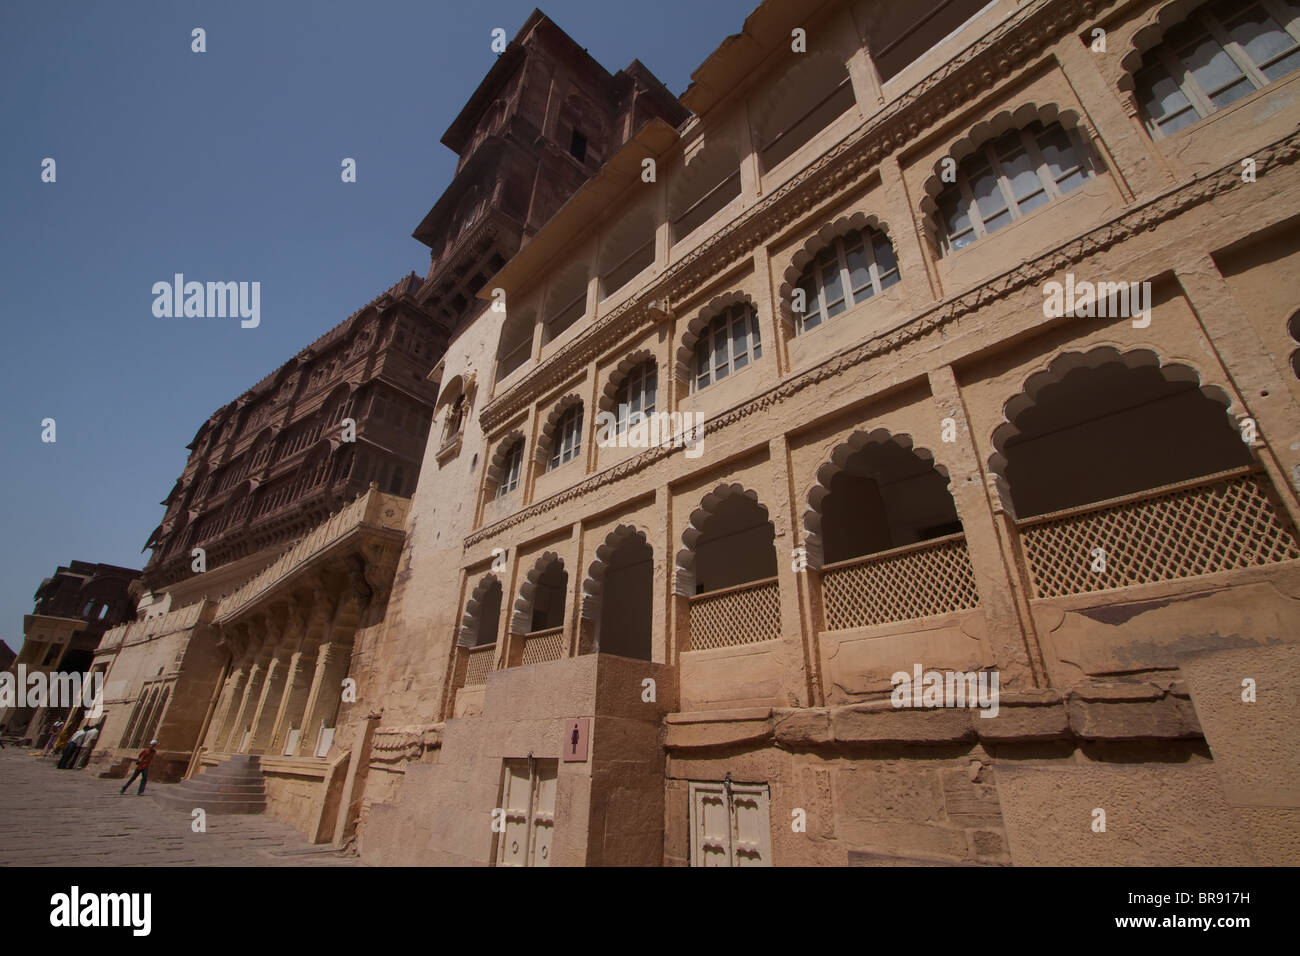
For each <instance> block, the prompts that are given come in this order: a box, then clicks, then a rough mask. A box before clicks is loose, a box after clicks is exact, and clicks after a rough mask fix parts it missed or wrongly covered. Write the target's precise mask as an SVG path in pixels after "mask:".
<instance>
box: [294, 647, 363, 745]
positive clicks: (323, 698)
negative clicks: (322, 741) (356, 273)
mask: <svg viewBox="0 0 1300 956" xmlns="http://www.w3.org/2000/svg"><path fill="white" fill-rule="evenodd" d="M351 663H352V645H351V644H350V643H349V644H342V643H338V642H334V641H331V642H329V643H325V644H322V645H321V646H320V650H319V651H317V652H316V673H315V675H314V676H313V677H312V684H311V690H310V691H309V692H308V694H307V707H306V710H305V711H304V712H303V721H302V738H301V739H300V740H299V742H298V755H299V756H312V755H314V754H315V752H316V737H317V735H318V734H319V733H320V729H321V726H322V724H328V723H329V722H330V721H332V720H333V719H334V715H335V714H337V713H338V707H339V699H340V697H341V696H342V693H343V678H344V677H346V676H347V673H348V667H349V666H350V665H351Z"/></svg>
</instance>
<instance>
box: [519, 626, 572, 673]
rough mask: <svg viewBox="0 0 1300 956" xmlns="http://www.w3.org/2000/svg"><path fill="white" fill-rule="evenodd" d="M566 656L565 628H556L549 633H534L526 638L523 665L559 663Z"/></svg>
mask: <svg viewBox="0 0 1300 956" xmlns="http://www.w3.org/2000/svg"><path fill="white" fill-rule="evenodd" d="M563 654H564V628H562V627H554V628H551V629H550V630H549V631H534V632H533V633H532V634H529V635H528V636H527V637H525V638H524V659H523V661H522V663H523V665H525V666H527V665H528V664H540V663H541V662H542V661H558V660H559V659H560V657H561V656H562V655H563Z"/></svg>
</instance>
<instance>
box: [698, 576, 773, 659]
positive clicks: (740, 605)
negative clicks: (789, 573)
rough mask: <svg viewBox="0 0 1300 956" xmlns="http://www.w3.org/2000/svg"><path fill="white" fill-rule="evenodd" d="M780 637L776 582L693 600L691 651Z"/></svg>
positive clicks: (704, 595)
mask: <svg viewBox="0 0 1300 956" xmlns="http://www.w3.org/2000/svg"><path fill="white" fill-rule="evenodd" d="M780 636H781V592H780V589H779V588H778V586H777V582H776V579H772V580H769V581H758V582H755V583H754V584H742V585H740V586H739V587H734V588H727V589H726V590H723V591H717V592H714V593H712V594H700V595H696V596H695V597H693V598H691V646H690V648H689V649H690V650H692V651H702V650H708V649H709V648H713V647H734V646H736V645H739V644H756V643H758V642H759V641H770V640H773V639H775V638H778V637H780Z"/></svg>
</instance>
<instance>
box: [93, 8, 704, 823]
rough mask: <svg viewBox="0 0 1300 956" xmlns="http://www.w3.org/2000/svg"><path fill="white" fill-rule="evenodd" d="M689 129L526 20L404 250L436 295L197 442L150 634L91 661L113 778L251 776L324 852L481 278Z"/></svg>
mask: <svg viewBox="0 0 1300 956" xmlns="http://www.w3.org/2000/svg"><path fill="white" fill-rule="evenodd" d="M685 115H686V114H685V111H684V110H683V109H682V108H681V106H680V105H678V104H677V102H676V101H675V100H674V99H673V97H672V96H671V95H670V94H668V93H667V91H666V90H664V88H663V87H662V85H661V84H660V83H659V82H658V80H656V79H655V78H654V77H653V76H652V75H651V74H650V73H649V71H647V70H646V69H645V68H644V67H643V66H641V65H640V64H638V63H635V62H634V63H633V64H632V65H631V66H629V67H628V69H627V70H625V71H620V72H619V73H618V74H614V75H611V74H609V73H608V72H606V71H605V70H604V69H603V68H602V67H601V66H600V65H599V64H597V63H596V62H595V61H594V60H593V59H592V58H591V57H590V56H589V55H587V54H586V53H585V52H584V51H583V50H582V49H581V48H579V47H578V46H577V44H575V43H574V42H573V41H572V40H571V39H570V38H569V37H568V36H567V35H565V34H564V32H563V31H561V30H560V29H559V28H558V27H556V26H555V24H553V23H552V22H551V21H550V20H548V19H547V18H546V17H545V16H543V15H542V14H540V13H537V12H535V13H534V14H533V15H532V16H531V17H529V19H528V21H527V22H526V24H525V26H524V28H523V29H522V30H521V31H520V33H519V34H518V36H516V38H515V40H514V41H513V42H512V43H511V44H510V45H509V46H508V48H507V50H506V51H505V53H503V54H502V55H501V56H500V57H499V58H498V60H497V62H496V64H495V65H494V67H493V69H492V70H491V71H490V73H489V74H488V77H487V78H486V79H485V80H484V82H483V83H482V84H481V85H480V87H479V89H478V91H476V93H475V94H474V96H473V97H472V98H471V100H470V102H469V104H468V105H467V106H466V107H465V109H464V110H463V111H462V112H461V114H460V116H459V117H457V119H456V121H455V122H454V123H453V124H452V126H451V128H450V129H448V131H447V133H446V134H445V135H444V137H443V142H444V143H446V144H447V145H448V146H449V147H451V148H452V149H454V150H456V151H457V152H458V153H459V155H460V161H459V163H458V165H457V172H456V175H455V178H454V179H453V181H452V183H451V185H450V186H449V187H448V189H447V190H446V192H445V193H444V194H443V196H442V197H441V198H440V199H439V200H438V201H437V202H436V203H435V204H434V206H433V208H432V209H431V210H430V211H429V213H428V214H427V215H426V216H425V217H424V219H423V221H422V222H421V223H420V225H419V226H418V228H417V229H416V232H415V237H416V238H417V239H419V240H420V241H421V242H423V243H425V244H426V245H428V246H429V247H430V250H431V253H430V266H429V272H428V275H427V276H426V277H425V278H424V279H423V280H420V279H418V278H417V277H415V276H409V277H407V278H406V279H403V280H402V281H401V282H399V283H398V284H397V285H396V286H394V287H393V288H392V289H390V290H388V292H386V293H385V294H384V295H383V296H381V297H380V298H379V299H377V300H375V301H374V302H372V303H371V304H370V305H368V306H367V307H366V308H365V309H363V310H361V311H360V312H358V313H357V314H356V315H354V316H352V317H351V318H350V319H348V320H347V321H346V322H344V323H343V324H341V325H340V326H338V327H337V328H335V329H334V330H332V331H331V332H330V333H328V334H327V335H325V336H323V337H322V338H321V339H319V340H317V341H316V342H314V343H313V344H312V345H311V346H309V347H308V348H307V349H304V350H303V352H301V353H300V354H299V355H298V356H297V357H296V358H295V359H294V360H293V361H292V362H289V363H287V364H286V365H284V366H282V367H281V368H280V369H278V370H277V371H276V372H274V373H272V374H271V375H270V376H267V378H265V379H263V381H262V382H260V383H258V385H256V386H254V388H253V389H250V390H249V392H247V393H245V394H244V395H242V396H240V398H238V399H237V400H235V401H234V402H231V403H230V404H229V405H227V406H225V407H223V408H222V409H220V410H219V411H218V412H216V413H215V414H214V415H213V416H212V417H211V418H210V419H209V420H208V421H207V422H206V423H205V424H204V425H203V427H202V428H200V429H199V432H198V434H197V435H196V436H195V438H194V441H193V442H192V443H191V446H190V448H191V452H192V453H191V456H190V460H189V462H188V463H187V465H186V468H185V471H184V473H183V474H182V475H181V478H180V479H179V480H178V481H177V483H176V485H175V487H174V488H173V489H172V491H171V492H170V494H169V495H168V496H167V498H166V499H165V501H164V502H163V503H164V504H165V505H166V507H167V512H166V515H165V516H164V519H163V522H162V524H161V525H160V526H159V527H158V528H157V529H156V530H155V531H154V532H153V533H152V534H151V535H150V537H149V539H148V545H147V546H148V547H151V548H152V549H153V557H152V558H151V560H150V561H149V563H148V565H147V566H146V568H145V574H144V582H145V586H146V587H147V588H148V589H149V593H148V594H146V595H145V596H144V598H143V599H142V602H141V606H140V610H141V613H142V616H143V619H142V620H140V621H138V622H136V623H135V624H133V625H131V626H129V627H124V628H119V629H118V630H116V631H114V632H112V633H110V634H109V635H107V636H106V637H105V639H104V641H103V642H102V643H101V645H100V648H99V652H98V655H99V656H98V658H97V661H98V662H99V663H100V664H104V665H107V664H108V663H109V662H111V669H110V671H109V679H108V685H107V690H106V702H107V704H106V706H107V711H108V716H107V718H106V727H105V731H104V742H105V743H104V746H102V747H101V751H100V757H99V760H100V762H101V763H106V764H108V765H109V766H110V768H111V769H112V771H113V772H115V771H116V770H118V769H121V768H123V767H124V766H125V760H126V758H127V757H129V756H130V754H131V752H132V751H133V750H135V749H136V748H137V747H139V746H140V745H141V744H143V743H144V742H147V741H148V740H149V739H151V738H154V737H156V738H157V739H158V740H159V741H160V748H161V750H162V756H161V757H160V759H159V767H160V770H161V773H162V775H163V777H164V779H166V778H169V777H171V778H174V777H178V776H181V775H193V774H194V773H196V772H201V770H202V768H203V767H204V766H206V765H211V764H213V763H217V762H219V761H221V760H223V759H226V758H227V757H228V756H229V755H232V754H252V755H257V756H259V757H260V758H261V766H262V769H263V773H264V776H265V779H266V780H267V786H268V796H269V799H270V806H271V809H272V812H277V813H284V814H285V815H287V816H288V818H289V819H291V820H292V821H293V822H295V823H296V824H298V825H299V826H301V827H302V828H303V829H304V830H307V831H308V832H310V833H312V834H313V835H314V836H333V834H334V828H335V826H336V820H335V817H337V816H339V810H338V806H337V799H338V797H337V787H338V786H340V785H341V782H342V780H341V778H339V777H337V775H336V774H335V771H334V770H332V769H330V768H331V767H332V766H334V765H335V764H337V762H338V761H339V760H345V759H347V758H348V754H349V752H350V749H351V748H352V742H351V740H349V741H347V745H346V746H344V747H339V746H337V745H336V744H335V742H334V741H335V728H336V727H338V726H340V724H341V722H343V721H344V720H345V719H346V717H347V714H348V712H349V711H350V710H351V701H350V699H349V697H347V696H345V695H343V694H342V693H341V692H340V687H341V682H342V680H343V678H344V677H346V676H348V675H349V673H356V672H359V671H360V670H361V669H363V668H364V667H365V666H366V663H367V657H366V655H367V653H368V650H369V648H370V647H371V646H372V645H373V643H374V639H375V634H376V632H377V629H378V628H379V627H380V626H381V624H382V622H383V619H384V613H385V609H386V605H387V594H388V591H389V589H390V588H391V586H392V582H393V578H394V575H395V574H396V573H397V558H398V555H399V553H400V549H401V545H402V542H403V540H404V529H405V522H406V509H407V506H408V505H409V496H410V495H411V493H412V492H413V490H414V488H415V487H416V481H417V477H418V475H419V469H420V465H421V461H422V457H423V454H424V450H425V447H426V445H428V444H432V445H434V446H436V447H437V448H439V449H441V450H442V451H443V453H444V455H448V456H450V455H454V454H455V447H456V442H457V441H458V438H459V427H460V426H459V425H449V424H448V422H447V421H446V420H444V421H443V424H442V427H441V428H440V430H439V433H438V435H436V436H434V440H433V442H429V440H428V435H429V428H430V420H431V418H432V416H433V414H434V413H435V397H436V396H438V395H439V382H438V379H439V375H440V373H439V372H438V368H437V365H436V363H438V361H439V359H440V358H441V356H442V354H443V352H444V350H445V347H446V343H447V341H448V339H449V337H450V335H452V334H454V332H455V329H456V328H457V327H458V326H459V325H460V324H463V323H464V322H465V321H466V320H467V319H468V318H469V316H470V315H471V314H473V312H474V310H476V309H477V308H478V307H479V305H480V302H479V300H478V299H477V298H475V296H476V295H477V294H479V293H481V292H483V291H484V289H483V286H484V283H485V282H486V279H487V277H488V276H490V275H492V274H494V273H495V272H497V271H499V270H500V268H501V267H502V266H503V265H504V264H505V262H506V261H507V260H508V259H509V258H510V257H511V256H513V255H514V254H515V253H516V252H517V251H518V249H519V248H520V246H521V244H523V243H526V242H527V241H528V239H529V238H530V237H531V236H532V235H533V234H535V233H536V232H537V231H538V230H539V229H541V228H542V226H543V225H544V223H545V222H546V221H547V219H549V218H550V217H551V216H552V215H553V213H554V212H555V210H556V209H558V208H559V207H560V206H561V205H562V204H563V203H564V202H565V201H566V200H567V199H568V198H569V196H570V195H571V194H572V193H573V192H574V191H575V190H577V189H578V188H579V187H580V186H581V185H582V184H583V183H584V182H586V181H587V180H588V178H589V177H590V176H591V175H592V174H593V173H594V172H595V171H596V170H597V169H599V168H600V166H601V165H602V163H604V162H605V161H606V159H608V157H609V156H611V155H613V153H615V152H616V151H618V150H619V149H620V148H622V147H623V146H624V144H625V142H626V141H627V140H629V138H631V137H634V136H635V135H636V134H637V132H638V130H639V128H640V127H642V126H644V125H645V124H646V123H647V122H648V121H650V120H652V119H656V120H658V121H659V122H660V123H662V122H663V119H664V118H667V119H669V120H671V121H672V122H680V121H682V120H683V119H684V118H685ZM581 291H582V290H579V292H581ZM476 389H477V386H476V384H475V382H474V380H473V377H472V376H470V377H468V378H463V379H460V380H458V382H457V387H456V389H455V390H454V393H453V390H451V389H449V388H445V387H444V388H442V389H441V393H442V394H441V398H440V402H439V404H438V406H437V407H438V408H439V409H445V410H446V415H444V416H443V417H444V419H447V418H448V416H450V418H451V419H454V420H456V421H458V422H462V423H463V422H465V421H468V418H469V414H470V410H471V409H472V408H473V406H474V403H475V394H476ZM347 418H351V419H353V421H354V426H355V434H356V441H355V442H349V441H347V440H346V438H345V428H346V427H349V426H346V425H345V422H344V419H347ZM358 495H359V497H358ZM196 548H197V549H201V550H202V558H203V561H204V562H205V566H206V571H204V572H202V573H198V572H196V570H195V560H196V556H195V549H196ZM331 787H332V788H335V789H334V790H331V789H330V788H331ZM344 816H347V814H346V813H345V814H344Z"/></svg>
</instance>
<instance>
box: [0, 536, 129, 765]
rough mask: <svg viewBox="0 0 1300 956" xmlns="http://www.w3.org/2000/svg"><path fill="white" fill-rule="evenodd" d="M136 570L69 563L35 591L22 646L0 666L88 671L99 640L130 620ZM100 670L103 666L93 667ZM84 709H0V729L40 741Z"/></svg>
mask: <svg viewBox="0 0 1300 956" xmlns="http://www.w3.org/2000/svg"><path fill="white" fill-rule="evenodd" d="M139 576H140V572H139V571H133V570H131V569H130V568H122V567H118V566H116V565H112V564H93V563H91V562H89V561H73V562H72V563H71V564H70V565H68V566H67V567H61V568H59V569H58V570H57V571H55V572H54V576H53V577H48V578H46V579H45V580H44V581H42V582H41V586H40V587H39V588H37V589H36V606H35V607H34V608H33V610H32V613H31V614H28V615H25V616H24V617H23V646H22V649H21V650H20V651H19V652H18V654H17V655H15V656H14V657H13V659H12V661H7V662H6V664H5V667H4V669H5V670H11V671H14V672H15V673H17V670H16V668H17V667H18V665H19V664H21V665H23V667H24V668H25V673H27V674H35V673H38V672H40V673H44V674H53V673H56V672H58V673H63V674H82V675H85V674H89V673H90V671H91V661H92V659H93V658H94V656H95V648H96V646H97V645H98V644H99V641H100V638H101V637H103V635H104V633H105V632H106V631H108V630H109V629H110V628H113V627H117V626H118V625H119V624H121V623H123V622H124V621H130V620H133V619H134V618H135V599H136V597H137V595H138V587H139ZM97 669H98V670H100V671H101V673H102V671H103V670H104V668H102V667H101V668H97ZM83 709H84V708H78V707H76V706H52V705H50V706H35V707H4V708H0V733H4V734H5V735H10V734H12V735H15V736H18V737H20V738H22V739H30V740H32V741H34V742H37V743H42V744H43V743H44V741H45V737H46V735H47V734H48V733H49V729H50V726H51V725H52V724H53V723H54V722H55V721H56V720H63V721H66V720H67V719H68V718H69V717H72V718H74V721H75V719H76V718H77V717H78V715H79V714H80V713H81V712H82V710H83Z"/></svg>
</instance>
